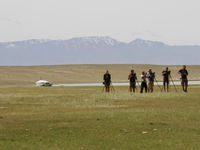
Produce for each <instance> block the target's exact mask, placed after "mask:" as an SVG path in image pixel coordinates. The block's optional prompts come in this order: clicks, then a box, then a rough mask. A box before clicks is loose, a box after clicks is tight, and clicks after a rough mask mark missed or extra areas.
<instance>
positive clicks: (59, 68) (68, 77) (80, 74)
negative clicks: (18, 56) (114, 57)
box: [0, 64, 200, 86]
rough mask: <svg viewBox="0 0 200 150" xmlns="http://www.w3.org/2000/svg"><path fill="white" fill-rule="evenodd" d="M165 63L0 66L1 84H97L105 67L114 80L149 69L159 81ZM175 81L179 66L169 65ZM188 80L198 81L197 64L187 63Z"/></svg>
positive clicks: (199, 78)
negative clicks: (46, 82) (131, 72)
mask: <svg viewBox="0 0 200 150" xmlns="http://www.w3.org/2000/svg"><path fill="white" fill-rule="evenodd" d="M165 67H166V66H159V65H134V64H133V65H131V64H129V65H128V64H127V65H126V64H124V65H117V64H116V65H54V66H21V67H20V66H9V67H6V66H1V67H0V86H32V85H34V84H35V82H36V81H37V80H39V79H45V80H49V81H51V82H53V83H54V84H59V83H96V82H102V76H103V74H104V73H105V70H106V69H108V70H109V71H110V73H111V74H112V81H113V82H127V76H128V74H129V72H130V69H132V68H134V70H135V71H136V73H137V74H138V75H140V74H141V72H142V71H148V69H149V68H152V69H153V71H155V72H156V75H157V76H156V78H157V80H162V76H161V72H162V70H163V69H164V68H165ZM169 67H170V70H171V71H172V77H173V78H174V80H179V78H180V77H179V75H178V74H177V72H178V70H179V69H180V68H181V66H169ZM188 71H189V80H200V75H199V74H200V66H188Z"/></svg>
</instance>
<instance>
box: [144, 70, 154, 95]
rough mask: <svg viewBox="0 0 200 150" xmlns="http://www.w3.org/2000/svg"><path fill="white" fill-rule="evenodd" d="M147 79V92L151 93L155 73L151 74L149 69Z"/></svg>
mask: <svg viewBox="0 0 200 150" xmlns="http://www.w3.org/2000/svg"><path fill="white" fill-rule="evenodd" d="M146 76H147V78H148V92H151V93H152V92H153V86H154V79H155V72H152V70H151V69H149V72H148V73H147V75H146Z"/></svg>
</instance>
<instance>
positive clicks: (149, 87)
mask: <svg viewBox="0 0 200 150" xmlns="http://www.w3.org/2000/svg"><path fill="white" fill-rule="evenodd" d="M178 74H180V76H181V78H180V79H181V85H182V89H183V91H184V92H187V87H188V79H187V76H188V71H187V69H186V66H185V65H183V68H182V69H180V70H179V71H178ZM162 76H163V89H164V91H166V92H169V81H170V78H171V79H172V77H171V71H170V70H169V68H168V67H166V69H165V70H164V71H162ZM103 80H104V82H103V84H104V86H105V89H106V92H110V85H111V74H110V73H109V71H108V70H107V71H106V73H105V74H104V77H103ZM128 80H129V81H130V92H136V83H138V79H137V75H136V73H135V72H134V70H131V72H130V74H129V75H128ZM154 81H156V82H157V80H156V76H155V72H152V69H149V71H148V72H144V71H143V72H142V74H141V85H140V93H143V91H144V90H145V92H146V93H147V92H149V93H152V92H153V90H154V88H153V87H154ZM138 85H139V83H138Z"/></svg>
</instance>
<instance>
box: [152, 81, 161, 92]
mask: <svg viewBox="0 0 200 150" xmlns="http://www.w3.org/2000/svg"><path fill="white" fill-rule="evenodd" d="M154 79H155V81H156V83H157V85H158V87H159V89H160V90H161V92H162V91H163V89H162V88H161V87H160V85H159V84H158V81H157V80H156V78H154Z"/></svg>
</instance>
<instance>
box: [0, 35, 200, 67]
mask: <svg viewBox="0 0 200 150" xmlns="http://www.w3.org/2000/svg"><path fill="white" fill-rule="evenodd" d="M199 56H200V46H170V45H166V44H164V43H162V42H154V41H146V40H142V39H136V40H134V41H132V42H130V43H125V42H120V41H117V40H115V39H113V38H110V37H81V38H72V39H69V40H26V41H17V42H4V43H3V42H1V43H0V65H53V64H161V65H163V64H169V65H178V64H190V65H196V64H200V59H199Z"/></svg>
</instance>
